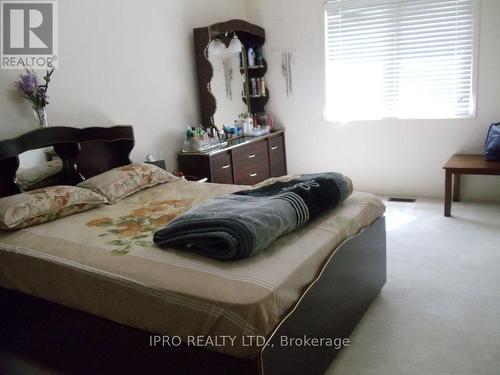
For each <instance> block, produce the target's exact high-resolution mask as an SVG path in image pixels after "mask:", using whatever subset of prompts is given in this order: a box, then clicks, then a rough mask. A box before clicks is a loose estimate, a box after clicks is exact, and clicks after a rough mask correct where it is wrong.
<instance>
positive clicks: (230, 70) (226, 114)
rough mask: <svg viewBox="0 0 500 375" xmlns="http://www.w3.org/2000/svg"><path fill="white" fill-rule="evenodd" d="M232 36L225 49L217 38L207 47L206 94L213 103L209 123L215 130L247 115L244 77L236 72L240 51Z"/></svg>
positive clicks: (241, 46) (239, 61)
mask: <svg viewBox="0 0 500 375" xmlns="http://www.w3.org/2000/svg"><path fill="white" fill-rule="evenodd" d="M233 35H234V36H233V38H232V39H231V42H230V43H229V46H228V47H226V45H225V44H224V43H223V42H222V41H221V40H220V39H213V40H212V41H211V42H210V43H209V45H208V48H207V58H208V61H210V64H211V65H212V69H213V75H212V80H211V81H210V92H211V93H212V95H213V96H214V97H215V102H216V110H215V113H214V116H213V121H214V124H215V125H216V126H217V128H218V129H221V127H222V125H227V124H232V123H233V122H234V120H235V119H236V118H237V115H238V114H240V113H246V112H248V105H247V104H246V103H245V102H244V101H243V100H242V96H243V95H244V87H245V76H244V71H242V69H240V67H241V66H242V65H241V59H242V51H243V49H244V48H243V45H242V44H241V42H240V40H239V39H238V37H237V36H236V34H233Z"/></svg>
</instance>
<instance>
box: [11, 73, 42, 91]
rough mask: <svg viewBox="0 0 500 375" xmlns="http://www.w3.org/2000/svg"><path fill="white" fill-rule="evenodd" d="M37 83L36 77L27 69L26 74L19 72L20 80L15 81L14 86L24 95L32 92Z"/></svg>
mask: <svg viewBox="0 0 500 375" xmlns="http://www.w3.org/2000/svg"><path fill="white" fill-rule="evenodd" d="M37 85H38V77H37V76H36V74H35V73H34V72H33V71H28V72H27V73H26V74H21V76H20V80H19V81H17V82H16V86H17V87H18V88H19V89H20V90H21V91H22V92H24V93H25V94H26V95H29V94H31V93H33V90H34V89H35V88H36V86H37Z"/></svg>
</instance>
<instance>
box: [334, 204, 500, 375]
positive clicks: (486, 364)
mask: <svg viewBox="0 0 500 375" xmlns="http://www.w3.org/2000/svg"><path fill="white" fill-rule="evenodd" d="M387 206H388V212H387V235H388V239H387V245H388V249H387V251H388V259H387V262H388V264H387V267H388V280H387V284H386V285H385V287H384V289H383V291H382V294H381V295H380V296H379V298H378V299H377V300H376V301H375V303H374V304H373V305H372V306H371V308H370V310H369V311H368V312H367V314H366V315H365V317H364V319H363V320H362V321H361V323H360V324H359V325H358V327H357V328H356V330H355V332H354V333H353V335H352V336H351V346H350V347H349V348H346V349H344V350H343V351H342V352H341V353H340V354H339V356H338V357H337V359H336V360H335V361H334V362H333V363H332V365H331V366H330V368H329V370H328V371H327V374H328V375H343V374H345V375H347V374H349V375H350V374H362V375H369V374H377V375H392V374H394V375H402V374H418V375H424V374H425V375H426V374H450V375H459V374H464V375H470V374H481V375H486V374H492V375H493V374H494V375H498V374H500V204H488V203H458V204H453V208H452V214H453V217H452V218H445V217H443V206H442V202H441V201H438V200H434V201H433V200H418V201H417V203H415V204H409V203H392V202H387Z"/></svg>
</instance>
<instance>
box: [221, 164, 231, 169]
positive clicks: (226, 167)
mask: <svg viewBox="0 0 500 375" xmlns="http://www.w3.org/2000/svg"><path fill="white" fill-rule="evenodd" d="M230 166H231V164H226V165H223V166H222V169H228V168H229V167H230Z"/></svg>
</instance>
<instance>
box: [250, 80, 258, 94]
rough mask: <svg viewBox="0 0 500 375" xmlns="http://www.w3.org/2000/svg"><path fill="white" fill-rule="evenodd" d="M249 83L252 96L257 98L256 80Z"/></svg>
mask: <svg viewBox="0 0 500 375" xmlns="http://www.w3.org/2000/svg"><path fill="white" fill-rule="evenodd" d="M251 83H252V96H257V79H255V78H252V79H251Z"/></svg>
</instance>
